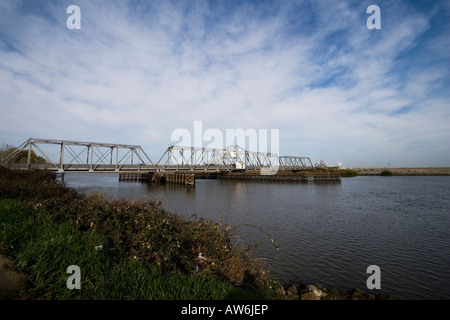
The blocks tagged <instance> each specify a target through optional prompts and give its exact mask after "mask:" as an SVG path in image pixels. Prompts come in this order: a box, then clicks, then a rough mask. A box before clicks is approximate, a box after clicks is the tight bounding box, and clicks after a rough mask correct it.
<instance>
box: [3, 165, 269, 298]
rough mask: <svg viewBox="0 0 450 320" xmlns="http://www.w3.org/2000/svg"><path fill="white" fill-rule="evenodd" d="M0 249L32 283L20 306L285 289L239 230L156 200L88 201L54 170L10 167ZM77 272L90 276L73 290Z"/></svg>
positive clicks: (254, 294)
mask: <svg viewBox="0 0 450 320" xmlns="http://www.w3.org/2000/svg"><path fill="white" fill-rule="evenodd" d="M0 245H1V247H2V248H3V249H2V251H3V254H4V255H8V256H10V257H11V259H12V260H13V262H14V265H15V267H16V269H17V271H18V272H20V273H22V274H24V275H25V276H26V278H27V285H26V287H25V288H23V289H22V290H19V291H17V292H14V293H13V294H12V295H10V297H11V298H18V299H169V300H171V299H271V298H276V297H277V293H276V292H277V290H276V288H277V281H276V280H274V279H272V278H271V277H270V276H269V273H268V270H267V269H266V268H265V267H264V266H263V265H262V264H261V262H260V260H257V259H255V258H253V257H252V255H251V251H250V249H249V248H240V247H238V245H237V244H236V243H234V241H233V234H232V229H231V228H230V226H228V225H222V224H221V223H214V222H212V221H209V220H206V219H201V218H196V217H193V218H191V219H186V218H183V217H181V216H179V215H176V214H173V213H170V212H168V211H166V210H165V209H164V208H163V207H162V206H161V204H160V203H158V202H154V201H139V202H130V201H124V200H121V201H110V200H108V199H106V198H105V197H103V196H101V195H95V194H94V195H90V196H84V195H81V194H79V193H77V192H75V191H74V190H72V189H70V188H67V187H66V186H64V185H63V184H60V183H58V182H56V181H55V179H54V175H53V174H51V173H48V172H42V171H31V172H14V171H10V170H8V169H5V168H0ZM247 249H248V250H247ZM70 265H77V266H78V267H79V268H80V270H81V274H80V278H81V289H80V290H77V289H73V290H69V289H68V288H67V285H66V283H67V279H68V278H69V277H70V274H68V273H67V272H66V271H67V267H68V266H70Z"/></svg>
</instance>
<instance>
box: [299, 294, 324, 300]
mask: <svg viewBox="0 0 450 320" xmlns="http://www.w3.org/2000/svg"><path fill="white" fill-rule="evenodd" d="M300 300H320V297H318V296H317V295H315V294H314V293H313V292H305V293H302V295H301V296H300Z"/></svg>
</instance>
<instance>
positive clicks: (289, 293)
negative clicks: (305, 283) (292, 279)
mask: <svg viewBox="0 0 450 320" xmlns="http://www.w3.org/2000/svg"><path fill="white" fill-rule="evenodd" d="M285 292H286V299H288V300H298V299H300V297H299V294H298V290H297V287H296V286H295V284H293V283H291V284H288V286H287V287H286V289H285Z"/></svg>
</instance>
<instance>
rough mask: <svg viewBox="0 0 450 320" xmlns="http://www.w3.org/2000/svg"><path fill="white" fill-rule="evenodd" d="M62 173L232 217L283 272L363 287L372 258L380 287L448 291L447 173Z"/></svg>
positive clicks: (417, 294)
mask: <svg viewBox="0 0 450 320" xmlns="http://www.w3.org/2000/svg"><path fill="white" fill-rule="evenodd" d="M65 181H66V182H67V184H68V185H69V186H72V187H74V188H76V189H78V190H80V191H82V192H86V193H88V192H91V191H93V190H97V191H100V192H103V193H106V194H107V195H108V196H109V197H111V198H115V199H117V198H129V199H142V198H145V199H157V200H161V201H162V202H163V205H164V207H165V208H166V209H168V210H169V211H172V212H176V213H179V214H183V215H186V216H190V215H192V214H197V215H198V216H201V217H206V218H209V219H211V220H213V221H216V222H219V220H221V221H222V223H227V224H229V225H231V226H237V229H236V232H237V235H238V236H239V238H238V239H239V242H240V243H241V244H254V243H258V242H260V241H261V242H262V244H261V246H260V247H259V248H258V249H257V251H256V252H255V254H256V256H257V257H260V258H263V259H265V260H266V262H267V264H268V265H269V266H270V268H271V269H272V272H273V274H274V275H275V276H277V277H278V278H279V279H280V280H282V281H284V280H291V279H300V280H303V281H305V282H314V281H317V282H318V283H320V284H321V285H323V286H327V287H332V288H343V289H349V288H354V287H359V288H363V289H366V281H367V278H368V277H369V276H370V274H367V273H366V270H367V267H368V266H369V265H377V266H379V267H380V269H381V291H383V292H385V293H387V294H391V295H393V296H395V297H397V298H399V299H449V298H450V288H449V284H450V252H449V248H450V233H449V229H450V210H449V208H450V177H363V176H361V177H355V178H344V179H343V180H342V183H341V184H314V183H306V184H304V183H274V182H270V183H268V182H265V183H263V182H248V181H224V180H197V181H196V186H195V188H192V187H184V186H179V185H171V184H166V185H155V184H145V183H135V182H119V181H118V176H117V175H116V174H80V173H74V174H66V176H65ZM272 240H273V241H274V242H275V243H276V244H278V246H279V250H276V247H275V245H274V243H273V242H272ZM373 292H374V293H377V292H379V291H376V290H375V291H373Z"/></svg>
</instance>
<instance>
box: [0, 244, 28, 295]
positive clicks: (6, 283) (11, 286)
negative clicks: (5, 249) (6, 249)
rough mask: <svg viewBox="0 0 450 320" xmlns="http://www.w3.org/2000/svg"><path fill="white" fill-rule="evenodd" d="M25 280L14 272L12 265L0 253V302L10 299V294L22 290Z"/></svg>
mask: <svg viewBox="0 0 450 320" xmlns="http://www.w3.org/2000/svg"><path fill="white" fill-rule="evenodd" d="M25 285H26V278H25V276H24V275H22V274H20V273H17V272H16V271H15V270H14V264H13V262H12V261H11V259H9V258H8V257H6V256H5V255H3V254H1V253H0V300H1V299H9V298H11V297H12V296H11V294H12V293H14V292H15V291H17V290H20V289H22V288H24V287H25Z"/></svg>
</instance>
